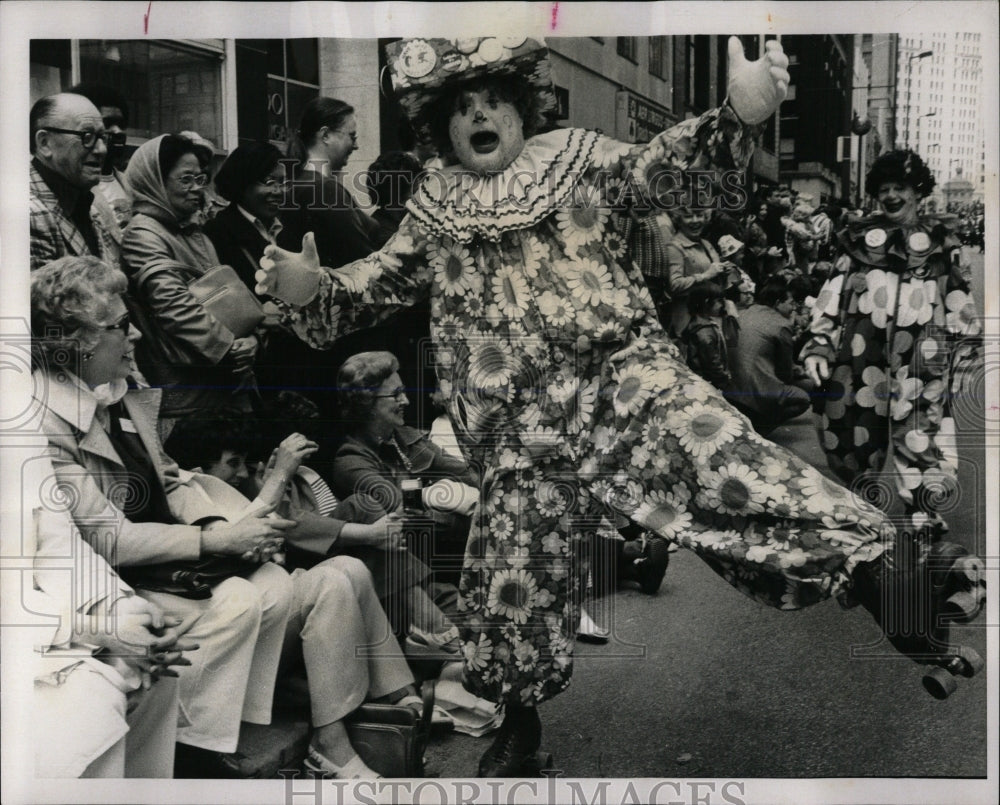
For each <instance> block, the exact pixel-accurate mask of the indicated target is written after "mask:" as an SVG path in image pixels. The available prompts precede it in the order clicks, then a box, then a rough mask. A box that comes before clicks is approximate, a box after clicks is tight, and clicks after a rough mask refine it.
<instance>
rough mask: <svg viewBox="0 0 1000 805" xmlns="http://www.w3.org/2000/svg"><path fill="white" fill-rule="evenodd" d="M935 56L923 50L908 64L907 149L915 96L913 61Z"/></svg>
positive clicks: (905, 140) (915, 54)
mask: <svg viewBox="0 0 1000 805" xmlns="http://www.w3.org/2000/svg"><path fill="white" fill-rule="evenodd" d="M933 55H934V51H933V50H922V51H920V53H914V54H913V55H912V56H910V58H909V60H908V61H907V62H906V136H905V137H904V138H903V141H904V142H905V143H906V147H907V148H909V147H910V109H911V108H912V103H911V98H912V95H913V87H912V84H911V82H912V79H913V60H914V59H926V58H928V57H929V56H933Z"/></svg>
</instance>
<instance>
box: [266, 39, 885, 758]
mask: <svg viewBox="0 0 1000 805" xmlns="http://www.w3.org/2000/svg"><path fill="white" fill-rule="evenodd" d="M389 47H390V51H389V62H390V68H391V69H392V70H393V79H394V82H395V85H396V89H397V94H398V96H399V99H400V102H401V103H402V104H403V106H404V108H405V109H406V110H407V112H408V113H409V114H410V116H411V119H412V121H413V123H414V126H415V128H416V129H418V130H420V129H421V128H422V127H426V128H427V129H429V130H430V133H431V135H432V136H433V137H434V138H435V140H436V142H437V143H438V144H440V145H443V146H445V147H447V149H448V150H449V151H451V152H452V153H454V155H455V156H456V157H457V159H458V162H459V163H460V164H459V165H456V166H455V167H454V168H450V169H445V170H444V171H442V172H440V173H437V174H434V175H432V176H429V177H427V179H426V180H425V181H424V182H423V184H421V185H420V186H419V187H418V188H417V190H416V192H415V194H414V196H413V198H412V199H411V201H410V203H408V205H407V208H408V215H407V217H406V218H405V219H404V220H403V222H402V224H401V225H400V227H399V230H398V232H397V234H396V235H395V237H394V238H393V239H392V240H390V241H389V242H388V243H387V244H386V246H385V247H384V248H383V250H382V251H381V252H379V253H377V254H374V255H371V256H370V257H369V258H366V259H363V260H360V261H357V262H355V263H352V264H350V265H348V266H344V267H341V268H332V269H320V267H319V262H318V259H317V258H316V254H315V249H314V246H313V243H312V240H311V238H310V237H309V236H307V237H306V238H305V239H304V241H303V252H302V254H299V255H296V254H291V253H289V252H286V251H284V250H281V249H278V248H276V247H275V248H269V249H268V251H267V252H266V254H265V258H264V260H262V261H261V271H260V272H259V273H258V286H257V287H258V292H260V293H270V294H272V295H274V296H276V297H278V298H279V299H282V300H284V302H286V303H291V304H290V305H289V306H287V307H286V310H287V311H288V321H289V323H290V324H291V326H293V327H294V329H295V331H296V332H297V333H298V334H299V335H300V337H302V338H303V339H304V340H306V341H307V342H308V343H310V344H312V345H313V346H317V347H323V346H328V345H329V344H330V343H331V342H332V341H333V340H334V339H335V338H337V337H338V336H339V335H340V334H342V333H345V332H348V331H351V330H355V329H358V328H361V327H366V326H370V325H372V324H375V323H376V322H378V321H382V320H384V319H385V318H386V317H387V316H389V315H391V314H392V313H393V312H395V311H397V310H399V309H400V308H402V307H406V306H410V305H413V304H415V303H417V302H419V301H420V300H422V299H426V298H429V299H430V304H431V319H432V324H431V334H432V338H433V341H434V344H435V347H436V364H437V371H438V377H439V380H440V384H441V389H442V391H443V393H444V395H445V396H446V397H447V399H448V413H449V416H450V418H451V421H452V424H453V426H454V430H455V432H456V435H457V437H458V439H459V442H460V444H461V447H462V450H463V453H464V455H465V456H466V458H467V460H468V461H469V463H470V464H472V465H473V466H474V467H475V468H476V469H477V470H478V471H479V472H480V476H481V477H482V479H483V481H482V483H483V485H482V490H481V494H480V502H479V508H478V511H477V520H476V523H475V524H474V526H473V531H472V534H471V536H470V540H469V544H468V547H467V551H466V556H465V562H464V571H463V577H462V583H461V591H460V592H461V595H460V606H461V609H462V612H463V615H464V623H463V625H462V627H460V631H461V634H462V638H463V652H464V657H465V684H466V687H468V688H469V689H470V690H471V691H472V692H474V693H476V694H477V695H479V696H483V697H485V698H489V699H491V700H493V701H497V702H503V703H504V705H505V712H506V714H505V718H504V723H503V725H502V727H501V729H500V733H499V734H498V736H497V738H496V740H495V741H494V743H493V745H492V746H491V747H490V749H489V750H488V751H487V752H486V753H485V754H484V756H483V758H482V760H481V762H480V767H479V774H480V775H481V776H519V775H521V774H523V773H525V772H526V770H529V769H530V761H531V758H532V757H533V756H534V754H535V752H536V750H537V749H538V747H539V741H540V734H541V726H540V721H539V719H538V715H537V708H536V707H535V705H537V704H539V703H540V702H543V701H545V700H546V699H549V698H551V697H552V696H554V695H556V694H558V693H559V692H560V691H562V690H563V689H565V688H566V686H567V685H568V684H569V679H570V671H571V667H572V653H573V644H574V637H575V630H576V628H577V624H578V621H579V597H580V590H579V586H580V583H579V582H580V573H579V569H578V567H577V560H578V558H579V554H580V551H581V546H582V545H584V544H585V543H586V541H587V537H588V536H589V534H590V533H591V532H593V531H594V530H595V529H597V528H599V527H600V524H601V522H602V519H603V518H604V517H605V516H606V515H608V514H614V513H621V514H625V515H626V516H628V517H630V518H631V519H632V520H633V521H635V522H636V523H638V524H639V525H641V526H642V527H644V528H646V529H648V530H651V531H655V532H656V533H657V534H659V535H661V536H663V537H665V538H667V539H670V540H673V541H675V542H678V543H680V544H681V545H684V546H685V547H687V548H690V549H691V550H693V551H695V552H696V553H698V554H699V555H700V556H701V557H702V558H703V559H704V560H705V561H706V562H707V563H708V564H709V565H710V566H711V567H712V568H713V569H714V570H716V571H717V572H718V573H719V574H720V575H722V576H723V577H724V578H725V579H726V580H727V581H729V582H730V583H731V584H733V585H734V586H736V587H737V588H739V589H740V590H742V591H744V592H745V593H747V594H748V595H750V596H752V597H754V598H755V599H757V600H759V601H762V602H765V603H767V604H769V605H771V606H775V607H779V608H783V609H790V610H791V609H797V608H799V607H802V606H805V605H808V604H812V603H814V602H817V601H820V600H823V599H825V598H828V597H829V596H831V595H833V594H836V593H838V592H840V591H841V590H843V589H846V588H847V587H848V586H850V584H851V583H852V576H853V575H856V573H857V571H858V570H859V569H860V568H863V567H872V566H875V565H880V564H881V563H880V562H876V561H874V560H876V559H877V558H878V557H879V556H880V555H881V554H882V552H883V551H884V550H885V547H886V545H887V544H891V542H889V543H887V542H886V541H885V540H882V539H880V537H885V536H891V533H890V532H891V527H889V528H888V530H885V529H884V528H883V527H884V526H886V523H885V518H884V516H883V515H882V514H881V512H879V511H878V510H877V509H876V508H874V507H872V506H870V505H867V504H865V503H864V502H862V501H859V500H857V499H855V498H854V497H853V496H852V495H851V494H849V493H848V492H847V490H845V489H843V488H842V487H840V486H838V485H836V484H834V483H831V482H829V481H828V480H826V479H825V478H823V476H822V475H820V474H819V473H818V472H817V471H816V470H815V469H813V468H812V467H809V466H807V465H805V464H803V463H802V462H801V461H799V460H798V459H796V458H794V457H793V456H791V455H790V454H788V453H787V452H785V451H784V450H782V449H780V448H778V447H776V446H775V445H773V444H771V443H770V442H768V441H766V440H764V439H763V438H761V437H760V436H758V435H757V434H756V433H755V432H754V431H753V429H752V428H751V427H750V425H749V423H748V421H747V420H746V419H745V418H744V417H743V416H741V415H740V414H739V413H737V412H736V411H735V410H734V409H732V408H731V407H730V406H729V405H728V404H727V403H726V402H725V401H724V399H723V398H722V396H721V394H720V393H719V392H718V391H716V390H715V389H714V388H713V387H712V386H711V385H710V384H708V383H707V382H705V381H704V380H702V379H701V378H699V377H698V376H697V375H695V374H694V373H692V372H690V371H689V370H688V369H687V368H686V367H685V365H684V362H683V360H682V359H681V358H680V356H679V353H678V351H677V349H676V347H675V346H674V345H673V343H672V342H671V340H670V339H669V338H668V337H667V336H666V334H665V333H664V331H663V329H662V327H661V326H660V323H659V321H658V319H657V316H656V311H655V308H654V306H653V301H652V299H651V297H650V295H649V292H648V290H647V289H646V287H645V285H644V283H643V281H642V278H641V275H640V274H639V272H638V271H637V269H636V268H635V267H634V265H633V264H632V262H631V260H630V259H628V256H627V254H626V246H625V238H624V231H625V223H624V222H625V221H626V220H627V217H628V216H627V214H626V213H627V211H628V209H627V208H628V205H629V203H631V202H630V201H629V199H633V200H634V199H635V198H636V195H638V196H646V195H650V196H655V195H656V190H657V188H654V187H651V184H652V183H653V182H654V181H656V180H657V178H658V177H659V176H661V175H662V173H663V171H664V170H665V169H676V170H680V171H690V170H694V169H716V170H727V169H743V168H744V167H745V166H746V164H747V162H748V160H749V157H750V154H751V152H752V136H753V133H754V124H757V123H760V122H762V121H764V120H766V119H767V117H769V116H770V114H772V113H773V111H774V110H775V109H776V108H777V105H778V104H779V103H780V101H781V99H782V98H783V97H784V93H785V89H786V86H787V80H788V76H787V72H786V71H785V69H784V68H785V66H786V65H787V59H786V57H785V56H784V54H783V53H782V51H781V47H780V45H779V44H778V43H777V42H768V46H767V50H766V52H765V55H764V57H763V58H762V59H760V60H759V61H757V62H747V61H746V60H745V59H744V58H743V52H742V47H741V46H740V44H739V42H738V40H735V39H733V40H731V43H730V81H729V101H728V103H727V105H726V106H725V107H723V108H721V109H717V110H714V111H711V112H708V113H706V114H705V115H702V116H701V117H700V118H697V119H693V120H688V121H685V122H683V123H681V124H679V125H678V126H675V127H674V128H672V129H670V130H669V131H667V132H664V133H663V134H661V135H659V136H658V137H656V138H655V139H654V140H653V141H652V142H650V143H649V144H642V145H634V146H630V145H626V144H623V143H620V142H616V141H614V140H611V139H609V138H607V137H604V136H602V135H599V134H596V133H593V132H588V131H583V130H579V129H564V130H556V131H551V132H548V133H545V134H539V135H536V136H533V137H532V136H530V135H531V133H532V129H533V127H534V125H535V123H536V122H537V113H539V112H541V111H544V109H545V107H546V106H547V105H549V104H550V102H551V83H550V80H549V78H548V74H547V66H548V65H547V60H546V59H545V56H544V54H545V51H544V48H542V47H541V46H540V44H539V43H537V42H535V41H534V40H530V39H529V40H526V41H525V40H523V39H519V40H516V41H511V40H504V39H501V38H487V39H483V40H457V41H451V40H443V39H442V40H438V39H434V40H406V41H403V42H400V43H394V44H393V45H390V46H389ZM525 133H527V135H528V136H529V139H527V141H525V140H524V136H525ZM680 203H683V202H680ZM873 589H877V585H876V587H875V588H873Z"/></svg>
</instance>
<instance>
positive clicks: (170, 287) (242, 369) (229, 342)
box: [122, 134, 258, 438]
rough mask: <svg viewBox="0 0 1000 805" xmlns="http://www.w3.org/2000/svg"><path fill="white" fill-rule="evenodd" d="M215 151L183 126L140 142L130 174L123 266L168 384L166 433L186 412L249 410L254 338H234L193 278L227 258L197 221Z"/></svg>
mask: <svg viewBox="0 0 1000 805" xmlns="http://www.w3.org/2000/svg"><path fill="white" fill-rule="evenodd" d="M211 158H212V155H211V154H210V153H209V152H208V149H207V148H205V147H204V146H202V145H199V144H197V143H195V142H194V141H192V140H190V139H188V138H186V137H182V136H180V135H177V134H164V135H161V136H160V137H156V138H154V139H152V140H149V141H148V142H145V143H143V144H142V145H141V146H139V148H138V150H136V152H135V154H133V156H132V159H131V160H130V162H129V166H128V170H126V172H125V178H126V180H127V181H128V183H129V186H130V187H131V189H132V209H133V212H134V213H135V214H134V215H133V217H132V220H131V222H130V223H129V225H128V227H127V228H126V229H125V234H124V238H123V240H122V262H123V269H124V271H125V273H126V274H127V275H128V277H129V285H130V290H131V292H132V296H133V298H134V300H135V301H136V303H137V308H138V310H137V312H138V313H140V314H141V316H140V320H141V322H142V329H143V335H145V336H146V337H145V338H143V339H142V341H141V342H140V343H139V346H138V347H137V356H136V357H137V359H138V361H139V368H140V369H141V370H142V372H143V374H145V375H146V378H147V379H148V380H149V382H150V383H151V384H152V385H153V386H155V387H158V388H162V389H163V390H164V392H163V406H162V410H161V419H160V434H161V437H163V438H165V437H166V436H167V434H169V432H170V428H171V427H172V425H173V422H174V421H176V419H177V418H179V417H181V416H186V415H189V414H194V413H197V412H200V411H208V410H214V409H216V408H219V407H220V406H226V405H228V406H230V407H237V408H241V409H242V410H249V408H250V403H249V394H248V392H247V389H249V388H252V387H253V385H254V376H253V364H254V358H255V356H256V353H257V346H258V344H257V339H256V338H255V337H254V336H253V335H249V336H246V337H244V338H237V337H236V335H235V334H234V333H232V332H231V331H230V330H229V329H228V328H227V327H225V326H224V325H223V324H222V323H221V322H219V321H218V320H217V319H216V318H215V317H213V316H212V315H211V314H210V313H209V312H208V311H207V310H206V309H205V308H204V307H203V306H202V305H201V304H200V303H199V302H198V301H197V300H196V299H195V297H194V296H193V295H192V294H191V292H190V291H189V289H188V286H189V285H190V284H191V283H192V282H193V281H195V280H197V279H198V278H199V277H201V276H202V275H203V274H204V273H205V272H206V271H207V270H208V269H210V268H212V267H214V266H216V265H219V263H220V260H219V257H218V254H217V253H216V251H215V247H214V246H213V245H212V242H211V240H209V238H208V237H207V236H206V235H205V233H204V232H203V231H202V229H201V227H200V225H199V223H198V220H199V219H198V212H199V209H200V207H201V202H202V189H203V188H204V187H205V185H206V184H207V182H208V176H207V175H206V173H205V171H206V170H207V168H208V166H209V164H210V161H211Z"/></svg>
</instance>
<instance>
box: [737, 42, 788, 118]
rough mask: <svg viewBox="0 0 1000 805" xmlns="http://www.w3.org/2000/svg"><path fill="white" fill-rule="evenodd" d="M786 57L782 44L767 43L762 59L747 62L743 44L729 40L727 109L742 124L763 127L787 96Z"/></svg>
mask: <svg viewBox="0 0 1000 805" xmlns="http://www.w3.org/2000/svg"><path fill="white" fill-rule="evenodd" d="M787 67H788V57H787V56H786V55H785V52H784V51H783V50H782V49H781V43H780V42H779V41H778V40H776V39H769V40H768V41H767V43H766V44H765V46H764V55H763V56H761V57H760V58H759V59H757V61H747V59H746V56H744V55H743V43H742V42H741V41H740V40H739V39H737V38H736V37H735V36H731V37H729V84H728V87H727V91H728V93H729V105H730V106H732V107H733V111H734V112H736V114H737V116H738V117H739V118H740V120H742V121H743V122H744V123H747V124H749V125H754V124H755V123H763V122H764V121H765V120H767V119H768V118H769V117H770V116H771V115H772V114H774V111H775V110H776V109H777V108H778V106H780V105H781V102H782V101H783V100H784V99H785V95H786V94H788V80H789V78H788V70H787Z"/></svg>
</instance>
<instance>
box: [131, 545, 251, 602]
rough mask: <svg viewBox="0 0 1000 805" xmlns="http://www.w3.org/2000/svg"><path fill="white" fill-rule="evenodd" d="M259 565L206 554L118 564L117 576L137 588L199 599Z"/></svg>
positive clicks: (248, 574) (244, 576)
mask: <svg viewBox="0 0 1000 805" xmlns="http://www.w3.org/2000/svg"><path fill="white" fill-rule="evenodd" d="M259 567H260V563H258V562H249V561H246V560H244V559H240V558H239V557H238V556H206V557H204V558H201V559H190V560H179V561H176V562H164V563H163V564H161V565H137V566H131V567H122V568H119V574H118V575H120V576H121V577H122V579H123V580H124V581H125V583H126V584H128V585H129V586H131V587H135V588H137V589H140V590H149V591H151V592H156V593H170V594H172V595H179V596H181V597H182V598H192V599H195V600H201V599H205V598H211V597H212V588H213V587H214V586H215V585H216V584H221V583H222V582H224V581H225V580H226V579H231V578H233V577H234V576H239V577H241V578H246V577H247V576H250V575H251V574H253V572H254V571H256V570H257V569H258V568H259Z"/></svg>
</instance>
